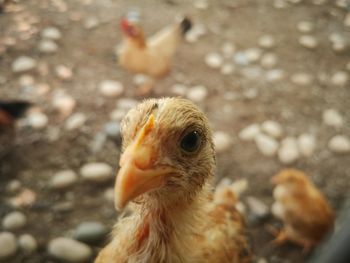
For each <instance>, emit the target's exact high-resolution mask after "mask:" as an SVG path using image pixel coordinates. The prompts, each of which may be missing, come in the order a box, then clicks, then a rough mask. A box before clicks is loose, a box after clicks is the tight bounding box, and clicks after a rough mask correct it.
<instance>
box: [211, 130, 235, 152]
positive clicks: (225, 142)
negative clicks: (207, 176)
mask: <svg viewBox="0 0 350 263" xmlns="http://www.w3.org/2000/svg"><path fill="white" fill-rule="evenodd" d="M213 141H214V145H215V150H216V152H217V153H222V152H225V151H226V150H228V149H229V148H230V146H231V144H232V140H231V137H230V136H229V135H228V134H227V133H225V132H221V131H217V132H214V135H213Z"/></svg>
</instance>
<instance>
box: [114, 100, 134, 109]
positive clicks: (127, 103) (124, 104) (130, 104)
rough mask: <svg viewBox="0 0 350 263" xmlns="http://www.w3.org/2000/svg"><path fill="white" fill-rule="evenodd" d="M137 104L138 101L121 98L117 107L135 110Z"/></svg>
mask: <svg viewBox="0 0 350 263" xmlns="http://www.w3.org/2000/svg"><path fill="white" fill-rule="evenodd" d="M137 104H138V101H137V100H134V99H129V98H120V99H118V102H117V107H118V108H119V109H123V110H130V109H131V108H134V107H135V106H136V105H137Z"/></svg>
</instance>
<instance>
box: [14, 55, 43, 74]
mask: <svg viewBox="0 0 350 263" xmlns="http://www.w3.org/2000/svg"><path fill="white" fill-rule="evenodd" d="M36 66H37V62H36V60H35V59H33V58H31V57H27V56H21V57H19V58H17V59H16V60H15V61H14V62H13V63H12V71H13V72H15V73H21V72H25V71H29V70H32V69H34V68H36Z"/></svg>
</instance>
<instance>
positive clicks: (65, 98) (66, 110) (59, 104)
mask: <svg viewBox="0 0 350 263" xmlns="http://www.w3.org/2000/svg"><path fill="white" fill-rule="evenodd" d="M76 104H77V103H76V100H75V99H74V98H73V97H71V96H69V95H67V94H56V95H54V96H53V100H52V106H53V107H54V109H56V110H57V111H58V112H59V113H60V114H61V115H62V116H63V117H68V116H69V115H70V114H71V113H72V112H73V110H74V108H75V106H76Z"/></svg>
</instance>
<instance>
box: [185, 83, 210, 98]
mask: <svg viewBox="0 0 350 263" xmlns="http://www.w3.org/2000/svg"><path fill="white" fill-rule="evenodd" d="M207 96H208V90H207V88H206V87H204V86H202V85H198V86H194V87H192V88H190V89H189V90H188V91H187V98H188V99H190V100H192V101H194V102H202V101H203V100H204V99H205V98H206V97H207Z"/></svg>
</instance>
